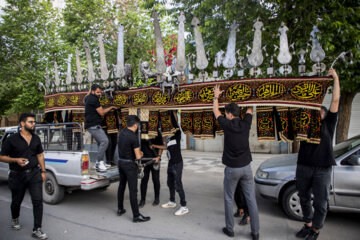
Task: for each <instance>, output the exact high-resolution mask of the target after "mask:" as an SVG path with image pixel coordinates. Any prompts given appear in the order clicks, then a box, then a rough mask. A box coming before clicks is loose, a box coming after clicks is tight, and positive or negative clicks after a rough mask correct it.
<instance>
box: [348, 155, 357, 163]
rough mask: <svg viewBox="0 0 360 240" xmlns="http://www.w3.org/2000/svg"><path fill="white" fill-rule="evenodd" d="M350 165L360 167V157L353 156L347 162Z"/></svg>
mask: <svg viewBox="0 0 360 240" xmlns="http://www.w3.org/2000/svg"><path fill="white" fill-rule="evenodd" d="M347 162H348V164H349V165H352V166H358V165H360V155H352V156H351V157H350V158H349V159H348V160H347Z"/></svg>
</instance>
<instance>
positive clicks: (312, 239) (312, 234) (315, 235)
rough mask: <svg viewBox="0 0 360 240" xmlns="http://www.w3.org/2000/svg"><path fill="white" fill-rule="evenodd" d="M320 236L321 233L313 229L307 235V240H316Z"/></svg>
mask: <svg viewBox="0 0 360 240" xmlns="http://www.w3.org/2000/svg"><path fill="white" fill-rule="evenodd" d="M318 237H319V233H316V232H314V231H313V230H311V231H310V233H309V234H308V235H307V236H306V238H305V240H316V239H317V238H318Z"/></svg>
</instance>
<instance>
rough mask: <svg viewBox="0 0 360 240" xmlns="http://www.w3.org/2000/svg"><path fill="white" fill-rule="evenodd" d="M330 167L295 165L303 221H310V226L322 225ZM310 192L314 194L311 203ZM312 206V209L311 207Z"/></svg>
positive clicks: (320, 226)
mask: <svg viewBox="0 0 360 240" xmlns="http://www.w3.org/2000/svg"><path fill="white" fill-rule="evenodd" d="M331 173H332V167H327V168H322V167H312V166H305V165H300V164H298V165H297V167H296V187H297V189H298V191H299V197H300V204H301V209H302V212H303V215H304V217H303V219H304V222H306V223H310V222H312V227H313V228H315V229H321V228H322V227H323V226H324V222H325V218H326V214H327V206H328V201H329V193H330V183H331ZM311 193H312V194H313V195H314V199H313V204H312V205H311ZM312 206H313V207H314V211H313V209H312Z"/></svg>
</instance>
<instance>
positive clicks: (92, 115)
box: [84, 84, 189, 222]
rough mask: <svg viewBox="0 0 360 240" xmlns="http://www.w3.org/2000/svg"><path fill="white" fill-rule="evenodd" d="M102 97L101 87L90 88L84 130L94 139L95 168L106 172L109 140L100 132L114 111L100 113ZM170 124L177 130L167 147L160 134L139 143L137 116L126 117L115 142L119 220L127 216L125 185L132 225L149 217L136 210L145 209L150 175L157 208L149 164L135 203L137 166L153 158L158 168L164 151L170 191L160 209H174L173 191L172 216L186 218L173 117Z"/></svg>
mask: <svg viewBox="0 0 360 240" xmlns="http://www.w3.org/2000/svg"><path fill="white" fill-rule="evenodd" d="M101 94H102V90H101V87H100V86H99V85H97V84H93V85H92V86H91V89H90V91H89V94H88V95H87V96H86V97H85V99H84V102H85V129H87V130H88V131H89V132H90V134H91V135H92V136H93V137H94V138H95V140H96V142H97V143H98V146H99V148H98V154H97V162H96V168H97V169H98V170H100V171H103V170H105V169H106V166H105V163H104V157H105V151H106V149H107V147H108V146H107V145H108V138H107V136H106V134H105V132H104V131H103V129H102V128H101V118H102V117H103V116H105V114H106V113H108V112H109V111H111V110H112V109H115V108H116V107H108V108H105V109H103V108H102V107H101V105H100V101H99V98H100V96H101ZM171 119H172V123H173V125H174V126H176V127H177V131H176V133H175V134H174V136H169V137H167V138H166V145H164V144H163V140H162V137H161V133H160V131H159V134H158V137H157V138H155V139H154V140H152V141H151V140H141V142H140V141H139V138H138V135H137V132H138V129H139V126H140V119H139V118H138V117H137V116H136V115H129V116H128V117H127V119H126V126H127V127H126V128H125V129H123V130H121V132H120V134H119V139H118V152H119V161H118V168H119V176H120V183H119V188H118V211H117V214H118V215H119V216H121V215H122V214H124V213H125V212H126V210H125V209H124V205H123V202H124V192H125V187H126V184H128V187H129V195H130V205H131V210H132V213H133V221H134V222H146V221H149V220H150V217H145V216H143V215H142V214H140V212H139V207H143V206H144V205H145V200H146V190H147V182H148V180H149V175H150V172H151V173H152V179H153V182H154V192H155V194H154V195H155V199H154V202H153V205H154V206H156V205H159V202H160V199H159V197H160V170H159V169H156V166H154V164H149V165H147V166H146V167H145V169H144V177H143V179H142V181H141V200H140V202H139V203H138V201H137V180H138V169H139V167H141V166H139V165H138V164H139V162H140V160H141V159H142V158H144V159H146V160H147V161H150V160H149V159H151V158H153V159H154V160H155V164H158V163H159V161H160V159H161V154H162V151H163V150H167V153H168V159H169V164H168V181H167V184H168V187H169V190H170V201H169V202H168V203H165V204H163V205H162V207H163V208H174V207H176V203H175V191H177V192H178V193H179V196H180V204H181V207H180V208H179V209H178V210H177V211H176V212H175V215H177V216H180V215H184V214H187V213H188V212H189V209H188V208H187V207H186V200H185V192H184V189H183V185H182V180H181V178H182V169H183V159H182V156H181V150H180V141H181V131H180V128H179V127H178V123H177V118H176V114H175V113H172V114H171ZM140 144H141V146H140Z"/></svg>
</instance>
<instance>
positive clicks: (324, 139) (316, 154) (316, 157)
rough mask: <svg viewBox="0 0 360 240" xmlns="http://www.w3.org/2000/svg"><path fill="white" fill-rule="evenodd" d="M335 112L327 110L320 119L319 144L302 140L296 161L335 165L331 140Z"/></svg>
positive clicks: (335, 117) (314, 164)
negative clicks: (324, 115)
mask: <svg viewBox="0 0 360 240" xmlns="http://www.w3.org/2000/svg"><path fill="white" fill-rule="evenodd" d="M336 120H337V113H332V112H331V111H329V112H328V114H327V115H326V117H325V118H324V119H323V120H322V121H321V130H320V138H321V140H320V144H314V143H308V142H305V141H302V142H301V143H300V150H299V155H298V161H297V163H298V164H300V165H306V166H313V167H331V166H332V165H336V162H335V157H334V152H333V146H332V141H333V137H334V132H335V126H336Z"/></svg>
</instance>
